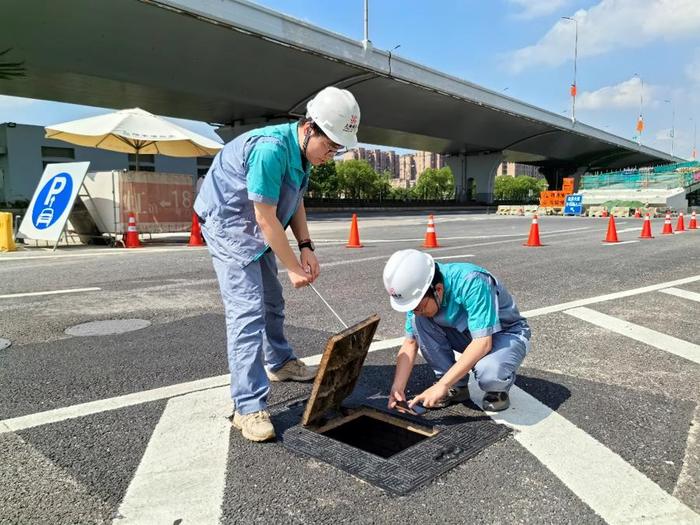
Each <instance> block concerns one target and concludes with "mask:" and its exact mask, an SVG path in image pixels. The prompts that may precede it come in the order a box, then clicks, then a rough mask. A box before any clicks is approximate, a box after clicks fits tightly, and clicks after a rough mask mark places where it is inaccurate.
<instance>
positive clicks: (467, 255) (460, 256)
mask: <svg viewBox="0 0 700 525" xmlns="http://www.w3.org/2000/svg"><path fill="white" fill-rule="evenodd" d="M467 257H474V256H473V255H471V254H468V253H467V254H464V255H443V256H442V257H433V259H435V260H436V261H442V260H445V259H466V258H467Z"/></svg>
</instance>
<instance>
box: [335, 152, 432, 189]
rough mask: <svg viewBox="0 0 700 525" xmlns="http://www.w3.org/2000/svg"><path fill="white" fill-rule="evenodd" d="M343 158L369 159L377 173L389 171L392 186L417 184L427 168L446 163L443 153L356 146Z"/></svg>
mask: <svg viewBox="0 0 700 525" xmlns="http://www.w3.org/2000/svg"><path fill="white" fill-rule="evenodd" d="M341 160H364V161H367V162H368V163H369V165H370V166H372V168H373V169H374V171H376V172H377V173H384V172H389V173H390V174H391V184H392V186H394V187H401V188H410V187H412V186H415V184H416V181H417V180H418V177H419V176H420V174H421V173H423V172H424V171H425V170H426V169H428V168H433V169H439V168H442V167H443V166H444V165H445V160H444V158H443V156H442V155H439V154H437V153H432V152H430V151H416V152H415V153H408V154H406V155H398V154H397V153H396V152H395V151H384V150H380V149H367V148H355V149H352V150H350V151H347V152H345V153H344V154H343V156H342V159H341Z"/></svg>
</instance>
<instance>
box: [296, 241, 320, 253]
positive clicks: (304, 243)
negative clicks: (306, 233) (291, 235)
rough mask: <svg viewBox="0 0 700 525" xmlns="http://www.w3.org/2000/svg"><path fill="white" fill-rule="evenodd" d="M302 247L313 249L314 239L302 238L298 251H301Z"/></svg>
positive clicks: (314, 247)
mask: <svg viewBox="0 0 700 525" xmlns="http://www.w3.org/2000/svg"><path fill="white" fill-rule="evenodd" d="M303 248H308V249H309V250H311V251H314V250H315V249H316V246H314V241H312V240H311V239H303V240H301V241H299V251H301V250H302V249H303Z"/></svg>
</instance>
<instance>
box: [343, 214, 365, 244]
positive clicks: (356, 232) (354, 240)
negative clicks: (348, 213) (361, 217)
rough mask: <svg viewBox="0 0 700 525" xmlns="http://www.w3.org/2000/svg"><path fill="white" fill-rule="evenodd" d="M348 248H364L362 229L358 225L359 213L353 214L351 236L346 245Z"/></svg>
mask: <svg viewBox="0 0 700 525" xmlns="http://www.w3.org/2000/svg"><path fill="white" fill-rule="evenodd" d="M345 247H346V248H362V243H361V242H360V229H359V228H358V226H357V214H356V213H353V214H352V224H351V225H350V238H349V239H348V243H347V244H346V245H345Z"/></svg>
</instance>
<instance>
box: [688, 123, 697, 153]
mask: <svg viewBox="0 0 700 525" xmlns="http://www.w3.org/2000/svg"><path fill="white" fill-rule="evenodd" d="M690 120H691V121H692V123H693V152H692V153H691V158H692V159H693V160H695V158H696V157H697V155H698V152H697V149H696V147H697V140H698V123H697V122H696V121H695V119H694V118H693V117H690Z"/></svg>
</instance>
